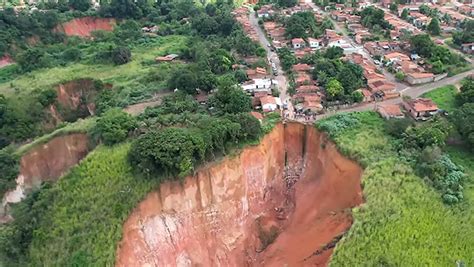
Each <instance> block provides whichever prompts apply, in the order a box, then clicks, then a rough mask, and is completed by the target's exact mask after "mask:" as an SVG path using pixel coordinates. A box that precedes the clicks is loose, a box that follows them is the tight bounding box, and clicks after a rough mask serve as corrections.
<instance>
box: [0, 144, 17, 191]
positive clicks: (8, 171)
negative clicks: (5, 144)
mask: <svg viewBox="0 0 474 267" xmlns="http://www.w3.org/2000/svg"><path fill="white" fill-rule="evenodd" d="M19 163H20V159H19V157H18V156H17V155H16V154H15V153H14V151H13V149H9V148H3V149H0V196H3V194H5V192H6V191H7V190H9V189H11V188H13V187H14V186H15V185H16V182H15V179H16V177H17V176H18V172H19Z"/></svg>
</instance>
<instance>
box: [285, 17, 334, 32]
mask: <svg viewBox="0 0 474 267" xmlns="http://www.w3.org/2000/svg"><path fill="white" fill-rule="evenodd" d="M285 26H286V35H287V36H288V38H290V39H291V38H307V37H313V38H319V37H321V36H322V35H323V34H324V31H325V30H326V29H333V28H334V26H333V25H332V22H331V20H329V19H328V18H325V19H324V20H323V21H317V20H316V18H315V17H314V14H313V13H312V12H309V11H305V12H298V13H295V14H293V15H291V16H290V17H289V18H288V19H287V20H286V21H285Z"/></svg>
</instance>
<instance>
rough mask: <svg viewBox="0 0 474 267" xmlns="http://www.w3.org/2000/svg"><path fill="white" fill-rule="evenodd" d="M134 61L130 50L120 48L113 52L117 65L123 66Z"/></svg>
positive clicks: (113, 59) (113, 58) (113, 60)
mask: <svg viewBox="0 0 474 267" xmlns="http://www.w3.org/2000/svg"><path fill="white" fill-rule="evenodd" d="M131 59H132V52H131V51H130V48H128V47H124V46H119V47H117V48H115V49H114V50H113V51H112V62H114V64H115V65H123V64H126V63H128V62H130V60H131Z"/></svg>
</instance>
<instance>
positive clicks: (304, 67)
mask: <svg viewBox="0 0 474 267" xmlns="http://www.w3.org/2000/svg"><path fill="white" fill-rule="evenodd" d="M311 69H312V67H311V66H310V65H308V64H303V63H298V64H296V65H293V71H295V72H305V71H310V70H311Z"/></svg>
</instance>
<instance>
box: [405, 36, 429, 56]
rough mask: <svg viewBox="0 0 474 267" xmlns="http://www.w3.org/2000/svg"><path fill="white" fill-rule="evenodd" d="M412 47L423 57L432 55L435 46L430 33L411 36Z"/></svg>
mask: <svg viewBox="0 0 474 267" xmlns="http://www.w3.org/2000/svg"><path fill="white" fill-rule="evenodd" d="M410 45H411V47H412V48H413V49H414V50H415V51H416V52H417V53H418V54H419V55H420V56H422V57H427V58H430V57H431V53H432V52H433V49H434V47H435V44H434V42H433V41H432V40H431V38H430V36H429V35H428V34H417V35H414V36H412V37H411V38H410Z"/></svg>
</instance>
